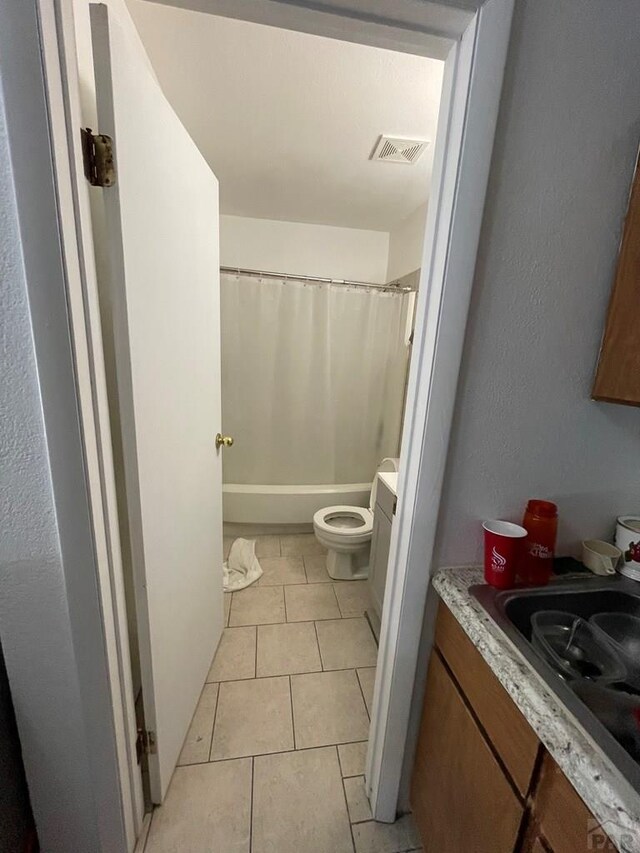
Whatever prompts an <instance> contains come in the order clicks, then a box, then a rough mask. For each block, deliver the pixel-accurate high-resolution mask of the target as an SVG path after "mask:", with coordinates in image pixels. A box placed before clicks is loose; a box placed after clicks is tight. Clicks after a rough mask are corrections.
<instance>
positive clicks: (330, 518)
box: [313, 506, 373, 545]
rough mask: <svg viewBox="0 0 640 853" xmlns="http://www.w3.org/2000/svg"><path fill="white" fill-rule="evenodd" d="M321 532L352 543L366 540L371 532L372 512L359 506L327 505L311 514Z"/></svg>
mask: <svg viewBox="0 0 640 853" xmlns="http://www.w3.org/2000/svg"><path fill="white" fill-rule="evenodd" d="M313 525H314V527H315V528H316V529H317V530H319V531H321V533H323V534H325V535H328V536H329V537H331V538H335V539H338V540H347V541H349V542H350V543H352V544H354V545H355V544H357V543H358V542H363V543H364V542H368V541H369V539H370V538H371V533H372V532H373V513H372V512H371V510H370V509H366V508H365V507H361V506H327V507H324V509H320V510H318V512H316V513H315V515H314V516H313Z"/></svg>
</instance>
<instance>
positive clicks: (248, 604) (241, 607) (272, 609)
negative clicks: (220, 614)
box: [229, 584, 306, 627]
mask: <svg viewBox="0 0 640 853" xmlns="http://www.w3.org/2000/svg"><path fill="white" fill-rule="evenodd" d="M305 586H306V584H305ZM284 621H285V610H284V594H283V592H282V587H281V586H250V587H249V588H248V589H242V590H240V592H234V593H233V595H232V600H231V612H230V614H229V625H231V626H232V627H235V626H237V625H268V624H273V623H274V622H284Z"/></svg>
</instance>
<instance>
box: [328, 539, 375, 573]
mask: <svg viewBox="0 0 640 853" xmlns="http://www.w3.org/2000/svg"><path fill="white" fill-rule="evenodd" d="M369 551H370V547H369V545H367V546H366V547H365V548H360V549H359V550H357V551H351V552H344V551H334V550H333V548H329V551H328V553H327V572H328V573H329V577H332V578H333V579H334V580H337V581H359V580H365V578H367V577H368V576H369Z"/></svg>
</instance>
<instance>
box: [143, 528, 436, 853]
mask: <svg viewBox="0 0 640 853" xmlns="http://www.w3.org/2000/svg"><path fill="white" fill-rule="evenodd" d="M256 542H257V544H256V553H257V554H258V557H259V559H260V562H261V565H262V568H263V570H264V574H263V576H262V577H261V578H260V580H259V581H258V582H257V583H256V584H254V585H253V586H251V587H249V588H248V589H246V590H242V591H241V592H236V593H233V594H231V595H225V619H226V623H225V624H226V625H227V627H226V628H225V630H224V633H223V636H222V640H221V642H220V646H219V648H218V652H217V654H216V656H215V659H214V661H213V663H212V665H211V669H210V671H209V675H208V678H207V684H205V687H204V690H203V692H202V696H201V698H200V702H199V704H198V707H197V708H196V712H195V714H194V717H193V722H192V724H191V727H190V729H189V732H188V733H187V737H186V740H185V743H184V746H183V749H182V753H181V755H180V759H179V766H178V767H177V769H176V772H175V774H174V777H173V780H172V782H171V786H170V788H169V792H168V794H167V797H166V799H165V802H164V804H163V805H162V806H161V807H160V808H157V809H156V810H155V811H154V813H153V817H152V820H151V826H150V829H149V833H148V836H147V841H146V845H145V847H144V853H405V851H418V850H419V849H420V840H419V837H418V835H417V832H416V830H415V827H414V825H413V823H412V820H411V816H406V817H403V818H400V820H398V821H396V823H395V824H392V825H389V824H380V823H376V822H375V821H373V820H372V819H371V810H370V808H369V802H368V800H367V796H366V793H365V788H364V775H363V774H364V762H365V757H366V748H367V743H366V740H367V736H368V731H369V715H370V713H371V699H372V695H373V684H374V678H375V666H376V656H377V648H376V644H375V642H374V639H373V635H372V633H371V630H370V628H369V625H368V623H367V621H366V619H365V618H364V611H365V609H366V608H367V606H368V601H369V599H368V588H367V584H366V582H364V581H342V582H334V581H332V579H331V578H330V577H329V575H328V574H327V571H326V568H325V565H324V561H325V555H324V553H323V551H322V548H321V547H320V545H319V544H318V542H317V541H316V539H315V537H314V536H313V534H309V535H306V534H305V535H296V536H258V537H257V540H256ZM225 546H226V549H228V548H229V547H230V541H229V542H225ZM225 555H226V552H225Z"/></svg>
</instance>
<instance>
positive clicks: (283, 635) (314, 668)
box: [238, 622, 322, 678]
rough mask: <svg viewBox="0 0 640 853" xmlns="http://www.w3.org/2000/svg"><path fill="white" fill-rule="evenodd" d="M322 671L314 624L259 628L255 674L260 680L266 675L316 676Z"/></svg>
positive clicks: (303, 623)
mask: <svg viewBox="0 0 640 853" xmlns="http://www.w3.org/2000/svg"><path fill="white" fill-rule="evenodd" d="M238 630H239V629H238ZM321 669H322V664H321V663H320V654H319V651H318V640H317V637H316V628H315V625H314V623H313V622H286V623H285V624H283V625H260V626H259V628H258V660H257V673H256V674H257V676H258V677H259V678H262V677H263V676H266V675H292V674H293V673H299V672H318V671H319V670H321Z"/></svg>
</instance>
